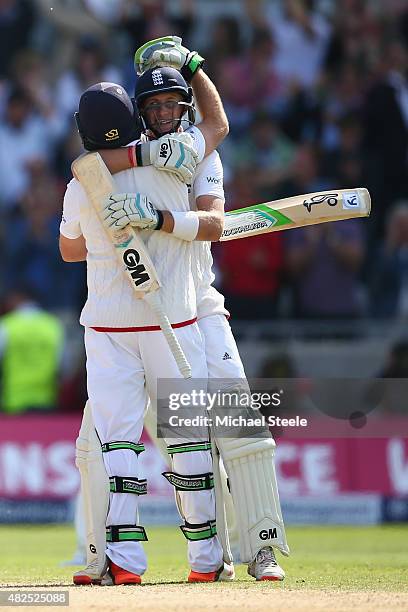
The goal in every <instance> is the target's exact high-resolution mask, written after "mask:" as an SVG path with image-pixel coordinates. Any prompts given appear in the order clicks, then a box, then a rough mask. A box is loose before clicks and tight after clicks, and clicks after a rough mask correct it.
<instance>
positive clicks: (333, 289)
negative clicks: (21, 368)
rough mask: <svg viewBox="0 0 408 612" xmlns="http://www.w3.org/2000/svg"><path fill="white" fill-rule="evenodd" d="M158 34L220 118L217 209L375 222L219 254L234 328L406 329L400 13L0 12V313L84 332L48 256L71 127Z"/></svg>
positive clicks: (280, 236) (120, 3)
mask: <svg viewBox="0 0 408 612" xmlns="http://www.w3.org/2000/svg"><path fill="white" fill-rule="evenodd" d="M170 33H172V34H178V35H179V36H181V37H182V38H183V41H184V44H186V46H188V47H190V48H196V49H197V50H198V51H199V52H200V53H201V54H202V55H203V56H204V57H205V58H206V63H205V66H204V67H205V70H206V71H207V73H208V74H209V75H210V76H211V78H212V79H213V80H214V82H215V84H216V85H217V88H218V90H219V92H220V94H221V97H222V99H223V102H224V105H225V108H226V112H227V115H228V118H229V121H230V134H229V136H228V137H227V139H226V140H225V141H224V143H223V144H222V146H221V147H220V154H221V157H222V161H223V164H224V172H225V188H226V206H227V208H229V209H232V208H239V207H242V206H246V205H250V204H255V203H258V202H266V201H269V200H275V199H278V198H281V197H288V196H292V195H295V194H303V193H308V192H312V191H320V190H323V189H340V188H352V187H357V186H364V187H367V188H368V189H369V191H370V193H371V196H372V201H373V214H372V216H371V218H370V219H369V220H348V221H341V222H337V223H334V224H324V225H320V226H313V227H309V228H304V229H300V230H291V231H289V232H283V233H276V234H269V235H267V236H258V237H253V238H251V239H248V240H239V241H232V242H230V243H228V244H224V245H223V246H220V245H215V247H214V258H215V269H216V272H217V285H218V287H219V288H220V289H221V290H222V291H223V292H224V294H225V295H226V299H227V307H228V308H229V310H230V311H231V314H232V316H233V317H234V318H235V319H258V320H262V319H263V320H268V319H271V318H274V319H276V318H277V317H278V318H279V317H281V318H292V317H296V318H302V319H317V320H321V319H333V320H338V319H344V318H347V319H350V318H355V319H356V318H358V317H372V318H375V317H378V318H395V317H405V316H406V315H408V180H407V176H408V174H407V165H408V8H407V3H406V2H404V1H403V0H389V1H387V2H381V0H336V1H335V0H315V1H313V0H228V1H226V2H223V3H221V2H218V1H216V0H168V1H166V2H164V1H163V0H138V1H137V0H110V1H109V2H106V0H0V115H1V121H0V186H1V187H0V213H1V214H0V245H1V246H0V254H1V258H0V314H3V315H4V314H6V311H7V310H8V308H9V307H8V304H9V303H10V299H9V298H10V295H11V294H13V292H16V291H20V293H21V291H23V293H24V292H28V293H30V296H31V298H32V296H35V302H36V304H38V306H39V307H41V308H44V309H46V310H47V311H49V312H51V313H54V314H57V315H58V316H59V317H61V316H68V317H70V316H72V317H73V318H76V317H77V316H78V314H79V311H80V309H81V307H82V304H83V302H84V299H85V296H86V280H85V268H84V265H83V264H67V263H64V262H63V261H62V260H61V258H60V256H59V251H58V233H59V229H58V228H59V222H60V216H61V208H62V197H63V193H64V190H65V186H66V183H67V182H68V181H69V180H70V176H71V172H70V164H71V162H72V160H73V159H74V158H75V157H76V156H78V155H79V154H80V153H81V152H82V148H81V143H80V140H79V137H78V134H77V132H76V128H75V126H74V121H73V113H74V111H75V110H76V108H77V104H78V100H79V96H80V94H81V92H82V91H83V90H84V89H85V88H87V87H88V86H89V85H91V84H93V83H96V82H98V81H113V82H117V83H120V84H122V85H123V86H124V87H125V88H126V89H127V90H128V92H129V93H130V94H133V89H134V85H135V82H136V75H135V73H134V70H133V53H134V50H135V49H136V48H137V47H138V46H139V45H140V44H141V43H143V42H145V41H146V40H149V39H151V38H155V37H158V36H162V35H166V34H170ZM22 288H23V290H22ZM31 298H30V300H31ZM0 325H1V320H0ZM3 350H4V345H3V344H2V342H1V334H0V353H1V352H2V351H3Z"/></svg>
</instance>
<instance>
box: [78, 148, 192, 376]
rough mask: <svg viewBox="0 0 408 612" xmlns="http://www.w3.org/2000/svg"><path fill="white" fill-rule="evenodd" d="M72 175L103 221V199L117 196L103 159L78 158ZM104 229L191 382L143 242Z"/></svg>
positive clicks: (131, 232)
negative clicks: (114, 194) (113, 195)
mask: <svg viewBox="0 0 408 612" xmlns="http://www.w3.org/2000/svg"><path fill="white" fill-rule="evenodd" d="M72 173H73V175H74V176H75V178H76V179H77V180H78V181H79V182H80V183H81V185H82V187H83V188H84V190H85V192H86V195H87V196H88V198H89V200H90V201H91V203H92V205H93V207H94V208H95V210H96V212H97V214H98V216H99V218H100V219H101V221H102V219H103V216H102V211H103V210H104V202H105V201H106V198H108V197H109V196H110V195H111V194H112V193H115V191H116V192H117V188H116V186H115V181H114V180H113V178H112V175H111V173H110V172H109V170H108V168H107V167H106V165H105V163H104V161H103V159H102V157H101V156H100V155H99V153H96V152H95V153H87V154H86V155H83V156H81V157H79V158H78V159H76V160H75V161H74V162H73V163H72ZM105 229H106V231H107V232H108V233H109V236H110V238H111V240H112V243H113V246H114V247H115V251H116V255H117V258H118V260H119V262H120V263H121V264H123V265H124V268H125V271H126V274H127V276H128V278H129V280H130V283H131V285H132V287H133V289H134V291H135V294H136V297H138V298H144V299H145V300H146V302H147V303H148V304H149V305H150V307H151V308H152V310H153V312H154V313H155V315H156V317H157V319H158V323H159V325H160V328H161V330H162V332H163V334H164V336H165V338H166V341H167V343H168V345H169V348H170V350H171V352H172V354H173V357H174V359H175V361H176V363H177V366H178V369H179V371H180V373H181V375H182V376H183V377H184V378H191V367H190V364H189V363H188V361H187V359H186V356H185V355H184V352H183V349H182V348H181V346H180V343H179V341H178V339H177V337H176V335H175V333H174V330H173V329H172V327H171V324H170V321H169V319H168V317H167V315H166V313H165V311H164V309H163V306H162V303H161V300H160V295H159V288H160V286H161V283H160V280H159V278H158V275H157V272H156V270H155V267H154V264H153V262H152V260H151V259H150V256H149V253H148V251H147V249H146V247H145V245H144V242H143V240H142V239H141V238H140V237H139V236H138V234H137V231H136V230H135V228H133V227H132V226H130V225H128V226H127V227H125V228H124V229H123V230H115V229H111V230H108V228H107V227H106V226H105Z"/></svg>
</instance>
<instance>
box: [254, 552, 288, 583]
mask: <svg viewBox="0 0 408 612" xmlns="http://www.w3.org/2000/svg"><path fill="white" fill-rule="evenodd" d="M248 574H249V575H250V576H253V577H254V578H256V580H279V581H280V580H284V578H285V572H284V571H283V569H282V568H281V566H280V565H279V563H278V562H277V560H276V558H275V553H274V552H273V549H272V547H271V546H265V548H261V550H260V551H259V552H258V554H257V555H256V557H255V559H254V560H253V561H252V563H250V564H249V565H248Z"/></svg>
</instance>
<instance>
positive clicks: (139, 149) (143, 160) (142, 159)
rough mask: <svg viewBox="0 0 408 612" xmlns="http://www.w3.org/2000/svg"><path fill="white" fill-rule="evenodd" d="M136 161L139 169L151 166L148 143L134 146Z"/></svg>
mask: <svg viewBox="0 0 408 612" xmlns="http://www.w3.org/2000/svg"><path fill="white" fill-rule="evenodd" d="M135 151H136V161H137V165H138V166H139V167H141V166H151V164H152V162H151V159H150V142H143V143H142V144H137V145H135Z"/></svg>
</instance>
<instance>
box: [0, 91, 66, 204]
mask: <svg viewBox="0 0 408 612" xmlns="http://www.w3.org/2000/svg"><path fill="white" fill-rule="evenodd" d="M60 134H61V133H60V125H59V124H58V125H54V124H53V123H52V122H50V121H49V120H47V118H46V117H44V116H42V115H40V114H38V113H37V112H36V108H35V107H34V105H33V101H32V99H31V97H30V95H29V94H28V93H27V92H26V91H24V90H23V89H22V88H21V87H18V86H11V88H10V92H9V94H8V99H7V105H6V109H5V116H4V120H3V122H2V123H1V124H0V183H1V185H2V188H1V195H0V208H2V209H3V212H4V211H5V210H6V211H7V210H10V209H12V208H15V207H16V206H17V204H18V203H19V201H20V200H21V198H22V196H23V194H24V193H25V192H26V191H27V190H28V187H29V182H30V167H31V166H32V165H33V164H34V165H35V164H37V163H38V162H47V161H50V160H51V159H52V156H53V153H54V146H55V144H56V141H57V139H58V138H59V137H60Z"/></svg>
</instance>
